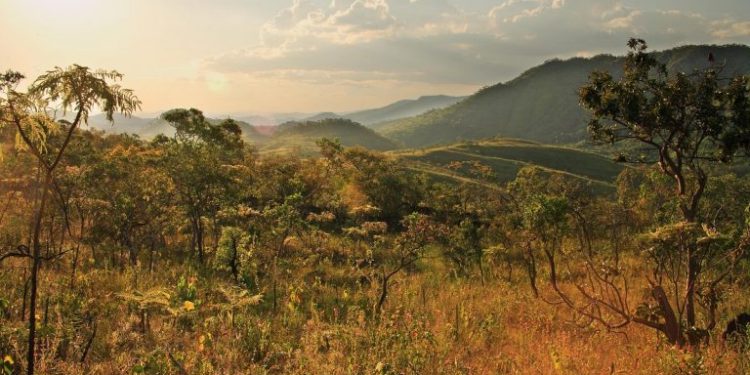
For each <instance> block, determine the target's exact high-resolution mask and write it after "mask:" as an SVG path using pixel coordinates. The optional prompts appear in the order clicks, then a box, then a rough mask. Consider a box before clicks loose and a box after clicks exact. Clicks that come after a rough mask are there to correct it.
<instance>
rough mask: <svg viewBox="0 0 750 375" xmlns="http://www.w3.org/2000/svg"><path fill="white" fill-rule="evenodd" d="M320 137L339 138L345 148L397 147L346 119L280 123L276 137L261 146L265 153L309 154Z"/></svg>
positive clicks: (312, 152) (315, 149)
mask: <svg viewBox="0 0 750 375" xmlns="http://www.w3.org/2000/svg"><path fill="white" fill-rule="evenodd" d="M321 138H330V139H338V140H339V141H340V142H341V144H342V145H344V146H346V147H353V146H362V147H364V148H368V149H371V150H378V151H386V150H393V149H395V148H396V144H395V143H393V142H392V141H391V140H389V139H387V138H384V137H383V136H381V135H379V134H378V133H375V132H374V131H373V130H371V129H368V128H366V127H364V126H362V125H360V124H358V123H356V122H354V121H351V120H347V119H325V120H321V121H304V122H288V123H285V124H282V125H279V127H278V129H277V130H276V132H275V133H274V134H273V136H271V137H270V138H269V139H268V140H267V141H266V142H262V143H260V144H259V145H260V149H261V151H263V152H294V153H298V154H305V155H310V154H315V153H316V152H317V150H318V146H317V145H316V141H318V140H320V139H321Z"/></svg>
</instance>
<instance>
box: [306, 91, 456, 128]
mask: <svg viewBox="0 0 750 375" xmlns="http://www.w3.org/2000/svg"><path fill="white" fill-rule="evenodd" d="M463 99H466V97H464V96H447V95H433V96H422V97H420V98H419V99H406V100H399V101H397V102H395V103H392V104H389V105H387V106H385V107H380V108H373V109H365V110H362V111H356V112H347V113H343V114H338V113H333V112H322V113H318V114H317V115H314V116H310V117H307V118H305V119H304V120H303V121H320V120H326V119H336V118H345V119H349V120H352V121H354V122H358V123H360V124H362V125H365V126H367V127H370V128H373V129H377V128H378V127H379V126H380V124H383V123H386V122H388V121H393V120H398V119H403V118H407V117H413V116H416V115H421V114H422V113H425V112H427V111H431V110H433V109H439V108H445V107H448V106H450V105H453V104H456V103H458V102H460V101H461V100H463Z"/></svg>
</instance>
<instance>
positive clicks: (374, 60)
mask: <svg viewBox="0 0 750 375" xmlns="http://www.w3.org/2000/svg"><path fill="white" fill-rule="evenodd" d="M629 4H631V5H624V3H623V1H620V0H505V1H504V2H502V3H499V4H493V5H494V6H489V5H488V6H486V7H485V8H484V9H480V10H477V8H474V9H473V10H472V11H468V10H466V9H467V8H466V7H464V6H462V5H461V2H460V1H458V0H294V1H293V2H292V3H291V5H290V6H289V7H288V8H286V9H284V10H283V11H281V12H280V13H279V14H278V15H277V16H276V17H275V18H273V19H272V20H269V22H267V23H266V24H265V26H264V27H263V29H262V31H261V34H262V35H261V36H262V37H261V40H262V42H261V44H260V45H258V46H255V47H252V48H247V49H242V50H236V51H231V52H228V53H226V54H224V55H221V56H217V57H215V58H213V59H210V60H209V61H207V62H206V66H207V68H208V69H209V70H215V71H218V72H222V73H228V74H245V75H258V76H261V75H263V76H273V77H274V79H288V80H301V81H304V82H325V81H341V82H349V83H352V82H354V83H357V82H359V83H363V82H366V83H371V82H373V81H384V82H385V81H387V82H404V83H405V82H410V83H415V82H422V83H430V84H472V85H484V84H491V83H495V82H498V81H501V80H505V79H509V78H512V77H514V76H515V75H517V74H518V73H520V72H521V71H523V70H525V69H527V68H529V67H531V66H534V65H536V64H539V63H541V62H542V61H544V60H546V59H549V58H552V57H572V56H590V55H593V54H596V53H601V52H607V53H613V52H614V53H619V52H622V51H624V49H625V46H624V44H625V42H626V41H627V39H628V38H629V37H633V36H638V37H641V38H644V39H646V40H647V41H649V44H650V45H651V46H653V47H654V48H668V47H672V46H675V45H676V44H684V43H708V42H716V41H720V42H721V41H736V40H738V39H739V38H741V37H746V36H748V35H750V22H748V21H745V20H715V19H710V18H707V17H705V16H703V15H700V14H696V13H690V12H686V11H676V10H666V11H660V10H653V8H651V9H643V8H638V7H634V6H632V3H629Z"/></svg>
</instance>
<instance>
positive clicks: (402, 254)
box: [375, 213, 436, 313]
mask: <svg viewBox="0 0 750 375" xmlns="http://www.w3.org/2000/svg"><path fill="white" fill-rule="evenodd" d="M401 225H402V226H403V227H404V231H403V232H402V233H400V234H399V235H398V236H397V237H396V238H395V239H394V241H393V244H392V253H386V254H382V255H383V256H384V259H383V260H382V264H381V265H380V274H379V275H378V277H379V279H380V297H379V298H378V302H377V304H376V305H375V312H377V313H379V312H380V311H381V310H382V308H383V305H384V304H385V300H386V298H387V297H388V286H389V283H390V281H391V279H392V278H393V277H394V276H396V275H397V274H398V273H399V272H401V271H403V270H405V269H407V268H408V267H411V266H412V265H414V263H416V262H417V261H418V260H420V259H422V257H423V256H424V255H425V252H426V250H427V247H428V246H429V245H430V244H431V243H434V242H435V237H436V228H435V225H434V223H433V222H432V220H430V218H429V217H428V216H426V215H422V214H419V213H412V214H410V215H407V216H405V217H404V218H403V220H401ZM383 245H387V244H382V245H376V246H380V247H381V248H383V247H384V246H383ZM390 247H391V246H388V250H391V249H390Z"/></svg>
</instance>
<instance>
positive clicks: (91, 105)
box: [0, 65, 141, 375]
mask: <svg viewBox="0 0 750 375" xmlns="http://www.w3.org/2000/svg"><path fill="white" fill-rule="evenodd" d="M122 77H123V76H122V74H120V73H118V72H116V71H105V70H90V69H89V68H88V67H85V66H80V65H72V66H70V67H68V68H61V67H56V68H55V69H52V70H50V71H47V72H46V73H45V74H43V75H41V76H39V78H37V79H36V80H35V81H34V83H33V84H32V85H31V87H30V88H29V89H28V92H26V93H22V92H18V91H16V88H17V86H18V84H19V83H20V81H21V80H22V79H23V78H24V76H23V75H22V74H20V73H17V72H12V71H9V72H7V73H4V74H0V95H2V97H0V127H2V126H5V125H9V126H12V127H15V128H16V130H17V135H18V138H19V143H20V144H22V145H23V147H24V148H26V149H27V150H29V151H30V152H31V153H32V154H33V155H34V157H35V158H36V159H37V161H38V162H39V165H40V168H41V169H42V176H43V178H42V183H41V185H40V186H39V188H40V190H41V191H40V194H39V200H38V206H37V207H36V210H35V212H34V226H33V231H32V238H31V244H30V246H29V245H19V246H18V250H17V251H14V252H11V253H9V254H3V255H0V260H2V259H5V258H7V257H21V258H30V259H31V260H32V271H31V296H30V303H29V337H28V350H27V365H26V367H27V373H28V374H30V375H31V374H33V373H34V360H35V354H34V349H35V347H36V345H35V340H36V297H37V284H38V283H37V280H38V278H39V268H40V265H41V262H42V260H43V258H42V256H41V244H40V241H39V240H40V233H41V229H42V218H43V217H44V212H45V209H46V206H47V202H48V200H49V192H50V188H51V186H52V183H53V180H54V178H55V176H54V173H55V170H56V169H57V166H58V165H59V164H60V161H61V160H62V157H63V155H64V154H65V150H66V148H67V146H68V143H70V140H71V138H72V137H73V134H74V133H75V131H76V129H77V128H78V127H79V126H80V125H81V124H82V123H87V122H88V117H89V114H90V113H91V111H92V110H94V109H96V108H98V109H100V110H102V111H103V112H104V114H105V116H106V118H107V119H108V120H109V121H113V115H114V113H115V112H121V113H123V114H125V115H130V114H132V113H133V111H135V110H138V109H139V108H140V105H141V102H140V100H138V98H137V97H136V96H135V95H134V94H133V91H131V90H129V89H125V88H122V87H121V86H120V85H119V84H116V83H114V82H117V81H120V80H121V79H122ZM55 110H61V111H62V112H63V114H67V113H68V112H70V113H74V114H75V117H74V118H73V121H72V122H71V121H65V120H60V121H56V119H55V118H54V116H55V113H56V111H55ZM59 255H61V254H59ZM59 255H58V256H59ZM50 259H51V258H50Z"/></svg>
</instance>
